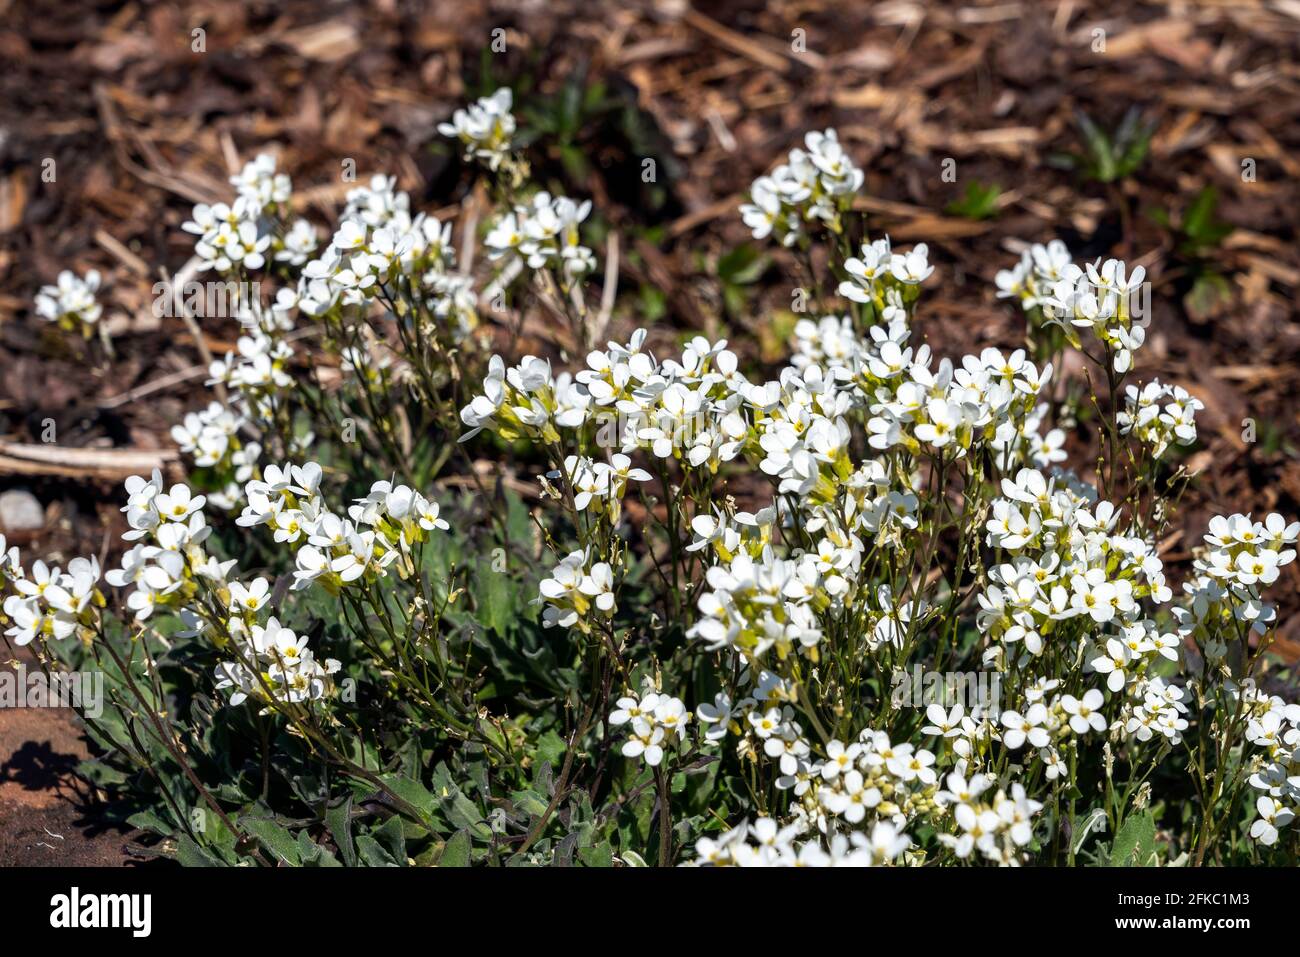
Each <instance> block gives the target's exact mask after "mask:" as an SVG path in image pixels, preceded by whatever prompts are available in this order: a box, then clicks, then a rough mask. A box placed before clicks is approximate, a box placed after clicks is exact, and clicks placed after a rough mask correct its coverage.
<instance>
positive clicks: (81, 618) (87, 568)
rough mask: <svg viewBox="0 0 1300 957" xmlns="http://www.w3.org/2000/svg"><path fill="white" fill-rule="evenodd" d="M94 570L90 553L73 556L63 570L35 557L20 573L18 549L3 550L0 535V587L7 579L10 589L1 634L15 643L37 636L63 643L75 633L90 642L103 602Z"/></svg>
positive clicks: (97, 564)
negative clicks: (29, 565) (86, 556)
mask: <svg viewBox="0 0 1300 957" xmlns="http://www.w3.org/2000/svg"><path fill="white" fill-rule="evenodd" d="M99 574H100V573H99V562H98V561H97V560H96V559H95V558H93V557H91V558H74V559H73V560H72V561H71V562H69V563H68V567H67V569H66V570H65V569H61V568H59V567H58V566H53V567H51V566H47V565H46V564H45V562H43V561H39V560H38V561H36V562H34V563H33V564H32V567H31V569H30V571H24V569H23V567H22V566H21V565H20V564H19V563H18V549H17V547H16V546H14V547H11V548H10V549H9V550H8V551H6V550H5V539H4V536H3V535H0V587H3V585H4V584H5V582H6V581H8V582H9V584H11V585H12V586H13V589H14V593H13V594H11V595H9V596H8V597H6V598H5V600H4V613H5V617H7V618H8V619H9V621H10V622H11V624H10V626H9V627H8V628H7V629H5V634H6V635H8V636H9V637H10V638H12V639H13V640H14V644H16V645H19V646H22V645H26V644H29V643H31V642H32V641H33V640H34V639H37V638H40V639H42V640H48V639H53V640H55V641H62V640H63V639H66V638H71V637H74V636H76V637H79V638H82V639H83V640H87V641H89V640H90V637H91V636H92V635H93V627H92V626H93V625H94V624H95V621H96V617H97V615H98V611H99V609H100V608H102V607H103V605H104V596H103V595H102V594H101V593H100V591H99V587H98V586H99Z"/></svg>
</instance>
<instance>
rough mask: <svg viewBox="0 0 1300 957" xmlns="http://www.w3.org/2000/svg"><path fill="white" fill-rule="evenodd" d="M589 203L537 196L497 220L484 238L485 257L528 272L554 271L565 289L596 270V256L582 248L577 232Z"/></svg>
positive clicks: (566, 198) (559, 197)
mask: <svg viewBox="0 0 1300 957" xmlns="http://www.w3.org/2000/svg"><path fill="white" fill-rule="evenodd" d="M590 214H591V201H590V200H584V201H583V202H581V203H577V202H574V201H573V200H571V199H569V198H568V197H566V196H552V195H551V194H550V193H547V192H545V191H543V192H539V193H537V194H535V195H534V196H533V198H532V199H531V200H529V201H528V202H526V203H519V204H518V205H516V206H515V207H514V209H513V210H511V211H510V212H508V213H506V214H505V215H503V216H502V217H500V218H499V219H498V220H497V221H496V222H495V223H494V224H493V226H492V229H491V230H490V231H489V232H488V234H487V236H486V237H485V238H484V240H483V242H484V245H486V246H487V250H488V255H489V256H491V257H492V259H494V260H504V261H505V262H506V263H507V264H509V263H512V262H514V261H519V262H522V263H524V264H525V265H527V266H528V268H529V269H534V270H536V269H556V270H557V271H558V274H559V277H560V279H561V280H562V285H563V286H565V287H566V288H567V287H568V286H570V285H571V284H572V283H573V282H574V280H576V279H579V278H580V277H582V276H585V275H587V274H588V273H589V272H591V271H592V270H593V269H595V268H596V256H595V254H594V253H593V252H592V251H591V250H590V249H588V248H587V247H586V246H584V245H582V236H581V233H580V231H579V228H578V227H580V226H581V225H582V223H583V222H584V221H586V219H587V217H588V216H589V215H590Z"/></svg>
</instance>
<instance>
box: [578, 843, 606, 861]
mask: <svg viewBox="0 0 1300 957" xmlns="http://www.w3.org/2000/svg"><path fill="white" fill-rule="evenodd" d="M578 859H579V860H580V861H582V863H583V864H585V865H586V866H587V867H613V866H614V849H613V848H612V847H610V846H609V841H601V842H600V843H599V844H597V845H596V846H595V847H583V848H579V849H578Z"/></svg>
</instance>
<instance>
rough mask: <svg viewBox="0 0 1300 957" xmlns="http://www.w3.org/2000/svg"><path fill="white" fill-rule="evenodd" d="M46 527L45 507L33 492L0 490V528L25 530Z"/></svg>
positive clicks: (15, 530) (16, 530)
mask: <svg viewBox="0 0 1300 957" xmlns="http://www.w3.org/2000/svg"><path fill="white" fill-rule="evenodd" d="M44 527H45V509H43V508H41V503H40V502H39V501H38V500H37V498H36V496H35V495H33V494H32V493H31V492H26V491H23V490H22V489H18V488H15V489H10V490H9V491H7V492H0V528H4V529H6V530H8V531H11V532H25V531H32V530H35V529H40V528H44Z"/></svg>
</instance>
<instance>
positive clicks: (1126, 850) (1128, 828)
mask: <svg viewBox="0 0 1300 957" xmlns="http://www.w3.org/2000/svg"><path fill="white" fill-rule="evenodd" d="M1155 840H1156V822H1155V818H1154V817H1153V816H1152V814H1151V812H1150V811H1144V812H1142V813H1141V814H1134V815H1130V816H1129V818H1128V820H1126V821H1125V822H1124V824H1123V826H1122V827H1120V829H1119V833H1118V834H1116V835H1115V845H1114V847H1112V848H1111V852H1110V863H1111V866H1112V867H1132V866H1137V867H1146V866H1149V865H1150V864H1151V863H1152V862H1153V859H1154V856H1155Z"/></svg>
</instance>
